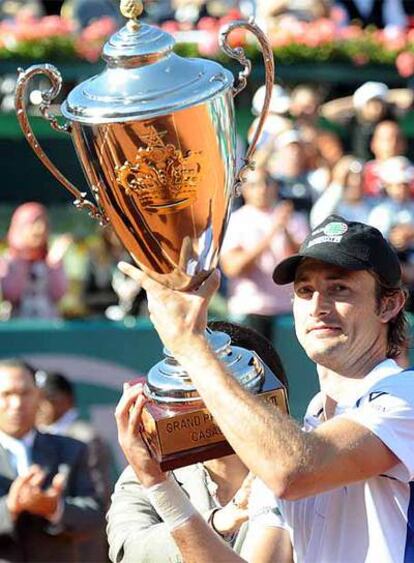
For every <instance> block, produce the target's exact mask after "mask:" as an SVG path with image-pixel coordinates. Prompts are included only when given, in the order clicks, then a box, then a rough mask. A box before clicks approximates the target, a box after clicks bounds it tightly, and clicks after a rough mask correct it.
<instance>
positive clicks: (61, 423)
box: [44, 408, 79, 434]
mask: <svg viewBox="0 0 414 563" xmlns="http://www.w3.org/2000/svg"><path fill="white" fill-rule="evenodd" d="M78 414H79V413H78V409H75V408H72V409H69V410H68V411H66V412H65V414H63V415H62V416H61V417H60V418H59V419H58V420H56V421H55V422H54V423H53V424H49V426H45V427H44V430H45V431H46V432H49V433H50V434H63V433H64V432H65V430H66V429H67V428H68V426H70V425H71V424H72V422H74V421H75V420H76V419H77V418H78Z"/></svg>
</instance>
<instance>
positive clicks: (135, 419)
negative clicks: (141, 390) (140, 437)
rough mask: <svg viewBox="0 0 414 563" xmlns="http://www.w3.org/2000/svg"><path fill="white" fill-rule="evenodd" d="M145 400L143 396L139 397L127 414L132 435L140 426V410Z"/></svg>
mask: <svg viewBox="0 0 414 563" xmlns="http://www.w3.org/2000/svg"><path fill="white" fill-rule="evenodd" d="M146 402H147V398H146V397H145V396H144V395H139V397H138V398H137V400H136V401H135V404H134V405H133V406H132V407H131V410H130V414H129V426H130V428H131V429H132V431H133V432H134V433H136V430H137V429H138V428H139V426H140V425H141V421H142V409H143V408H144V405H145V403H146Z"/></svg>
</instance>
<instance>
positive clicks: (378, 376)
mask: <svg viewBox="0 0 414 563" xmlns="http://www.w3.org/2000/svg"><path fill="white" fill-rule="evenodd" d="M402 371H403V368H402V367H401V366H399V365H398V364H397V362H396V361H395V360H392V359H391V358H387V359H385V360H383V361H382V362H380V363H379V364H378V365H376V366H375V367H374V369H372V370H371V371H370V372H369V373H368V374H367V375H366V376H365V377H364V378H363V379H361V380H359V381H358V385H357V386H356V389H355V390H353V391H350V392H349V393H347V395H346V396H345V397H343V399H342V398H341V401H340V402H339V403H338V405H337V414H338V410H340V411H342V409H344V408H346V407H353V406H354V405H355V403H356V402H357V401H358V399H360V398H361V397H362V396H363V395H365V394H366V393H367V392H368V390H369V389H370V388H371V387H372V386H373V385H375V384H376V383H378V382H379V381H381V380H382V379H385V378H386V377H389V376H390V375H396V374H398V373H401V372H402Z"/></svg>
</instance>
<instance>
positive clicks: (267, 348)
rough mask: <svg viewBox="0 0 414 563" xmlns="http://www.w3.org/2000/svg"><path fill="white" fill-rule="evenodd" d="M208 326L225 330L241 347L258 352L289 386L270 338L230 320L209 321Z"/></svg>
mask: <svg viewBox="0 0 414 563" xmlns="http://www.w3.org/2000/svg"><path fill="white" fill-rule="evenodd" d="M207 325H208V328H209V329H210V330H213V331H219V332H225V333H226V334H228V335H229V336H230V338H231V343H232V344H234V345H235V346H240V347H241V348H246V349H247V350H251V351H253V352H256V354H257V355H258V356H259V358H260V359H261V360H263V362H264V363H265V364H266V365H267V367H268V368H269V369H270V370H271V371H272V372H273V373H274V374H275V375H276V377H277V378H278V379H279V381H280V382H281V383H282V384H283V385H284V386H285V387H286V389H287V388H288V381H287V377H286V372H285V369H284V367H283V364H282V360H281V359H280V356H279V354H278V353H277V352H276V350H275V349H274V347H273V345H272V343H271V342H270V340H268V339H267V338H266V337H265V336H263V334H260V332H258V331H257V330H255V329H254V328H250V327H248V326H244V325H239V324H236V323H231V322H229V321H209V322H208V323H207Z"/></svg>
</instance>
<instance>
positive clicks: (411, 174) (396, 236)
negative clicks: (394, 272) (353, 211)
mask: <svg viewBox="0 0 414 563" xmlns="http://www.w3.org/2000/svg"><path fill="white" fill-rule="evenodd" d="M379 175H380V178H381V181H382V182H383V185H384V188H385V192H386V194H387V197H385V198H384V199H383V200H382V201H380V202H379V203H378V204H377V205H376V206H375V207H374V208H373V210H372V211H371V213H370V215H369V217H368V222H369V223H370V224H371V225H373V226H374V227H377V229H379V230H380V231H381V232H382V234H383V235H384V237H385V238H386V239H388V241H389V242H390V243H391V244H392V245H393V247H394V249H395V251H396V252H397V255H398V258H399V259H400V262H401V268H402V279H403V282H404V284H405V285H406V287H407V289H408V292H409V300H408V302H407V305H406V309H407V310H409V311H413V310H414V201H413V199H412V191H411V186H412V184H413V181H414V167H413V166H412V164H411V162H410V161H409V160H408V159H407V158H405V157H403V156H396V157H393V158H390V159H388V160H386V161H385V162H383V163H382V165H381V167H380V169H379Z"/></svg>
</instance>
